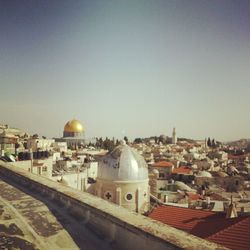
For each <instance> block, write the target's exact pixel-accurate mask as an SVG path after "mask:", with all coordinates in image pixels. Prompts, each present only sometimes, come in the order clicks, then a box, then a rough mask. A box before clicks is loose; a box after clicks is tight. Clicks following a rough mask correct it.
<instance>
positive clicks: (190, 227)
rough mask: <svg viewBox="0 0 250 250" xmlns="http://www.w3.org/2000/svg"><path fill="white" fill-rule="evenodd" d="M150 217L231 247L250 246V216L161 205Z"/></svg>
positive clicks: (239, 249)
mask: <svg viewBox="0 0 250 250" xmlns="http://www.w3.org/2000/svg"><path fill="white" fill-rule="evenodd" d="M149 217H150V218H152V219H155V220H158V221H161V222H163V223H165V224H168V225H170V226H173V227H175V228H178V229H181V230H184V231H187V232H189V233H191V234H193V235H196V236H198V237H201V238H204V239H207V240H210V241H213V242H215V243H218V244H221V245H224V246H226V247H228V248H230V249H235V250H242V249H249V246H250V230H249V228H250V216H245V217H238V218H231V219H226V216H225V214H224V213H215V212H210V211H204V210H197V209H190V208H182V207H174V206H160V207H157V208H155V209H154V210H153V211H152V213H151V214H150V215H149Z"/></svg>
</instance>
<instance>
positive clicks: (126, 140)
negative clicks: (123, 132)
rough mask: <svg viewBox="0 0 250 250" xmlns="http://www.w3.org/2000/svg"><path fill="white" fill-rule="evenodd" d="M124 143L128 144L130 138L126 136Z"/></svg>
mask: <svg viewBox="0 0 250 250" xmlns="http://www.w3.org/2000/svg"><path fill="white" fill-rule="evenodd" d="M123 139H124V141H125V142H126V143H127V144H128V137H127V136H124V138H123Z"/></svg>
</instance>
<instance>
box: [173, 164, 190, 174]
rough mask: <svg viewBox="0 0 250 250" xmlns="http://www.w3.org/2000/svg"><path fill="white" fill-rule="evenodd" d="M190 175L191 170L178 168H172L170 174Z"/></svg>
mask: <svg viewBox="0 0 250 250" xmlns="http://www.w3.org/2000/svg"><path fill="white" fill-rule="evenodd" d="M191 173H192V169H190V168H189V167H184V166H183V167H179V168H174V169H173V170H172V174H191Z"/></svg>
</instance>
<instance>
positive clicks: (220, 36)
mask: <svg viewBox="0 0 250 250" xmlns="http://www.w3.org/2000/svg"><path fill="white" fill-rule="evenodd" d="M249 110H250V1H249V0H246V1H245V0H238V1H237V0H220V1H218V0H209V1H207V0H197V1H192V0H189V1H185V0H183V1H178V0H168V1H167V0H162V1H160V0H124V1H122V0H121V1H117V0H99V1H98V0H89V1H83V0H82V1H78V0H74V1H69V0H68V1H65V0H58V1H55V0H36V1H34V0H0V123H3V124H9V125H10V126H12V127H17V128H20V129H22V130H24V131H27V132H29V133H30V134H34V133H38V134H39V135H41V136H42V135H45V136H48V137H61V136H62V131H63V127H64V125H65V123H66V122H67V121H68V120H71V119H73V118H76V119H78V120H80V121H81V122H82V123H83V125H84V127H85V134H86V137H93V136H98V137H100V136H102V137H106V136H108V137H113V136H114V137H116V138H122V137H123V136H124V135H126V136H127V137H128V138H129V139H133V138H135V137H147V136H154V135H161V134H165V135H168V136H171V133H172V129H173V127H176V131H177V136H179V137H186V138H194V139H204V138H205V137H211V138H216V139H217V140H220V141H228V140H235V139H240V138H250V111H249Z"/></svg>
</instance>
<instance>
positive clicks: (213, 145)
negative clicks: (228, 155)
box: [211, 139, 216, 148]
mask: <svg viewBox="0 0 250 250" xmlns="http://www.w3.org/2000/svg"><path fill="white" fill-rule="evenodd" d="M211 146H212V147H213V148H215V147H216V144H215V140H214V139H213V140H212V143H211Z"/></svg>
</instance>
